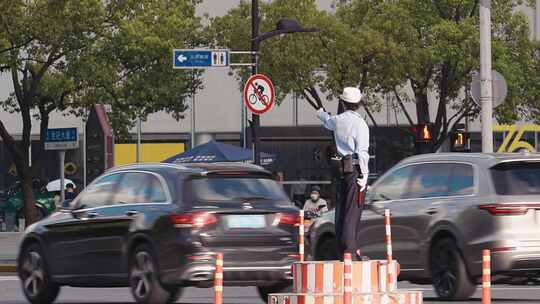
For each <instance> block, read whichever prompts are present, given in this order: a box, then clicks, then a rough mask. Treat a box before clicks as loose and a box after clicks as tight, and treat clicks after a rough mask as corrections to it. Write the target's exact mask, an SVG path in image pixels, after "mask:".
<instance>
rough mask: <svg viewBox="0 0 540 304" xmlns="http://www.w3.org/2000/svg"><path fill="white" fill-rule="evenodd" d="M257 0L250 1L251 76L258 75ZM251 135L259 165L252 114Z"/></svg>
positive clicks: (255, 121)
mask: <svg viewBox="0 0 540 304" xmlns="http://www.w3.org/2000/svg"><path fill="white" fill-rule="evenodd" d="M259 21H260V20H259V0H251V52H252V55H251V63H252V66H251V75H255V74H257V73H258V52H259V44H260V42H259V41H258V40H256V39H255V38H257V37H258V36H259ZM251 117H252V118H251V120H252V121H251V135H252V141H253V153H254V161H255V164H256V165H260V164H261V155H260V153H259V150H260V138H259V134H258V133H259V126H260V124H261V122H260V117H259V115H257V114H255V113H253V114H252V116H251Z"/></svg>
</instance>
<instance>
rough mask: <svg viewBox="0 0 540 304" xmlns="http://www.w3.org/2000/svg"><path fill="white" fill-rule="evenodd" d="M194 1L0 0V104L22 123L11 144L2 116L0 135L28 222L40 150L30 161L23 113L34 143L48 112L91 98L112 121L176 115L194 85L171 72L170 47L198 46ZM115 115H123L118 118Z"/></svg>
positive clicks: (75, 108)
mask: <svg viewBox="0 0 540 304" xmlns="http://www.w3.org/2000/svg"><path fill="white" fill-rule="evenodd" d="M197 3H198V1H189V0H170V1H152V0H142V1H123V0H113V1H101V0H81V1H67V0H64V1H47V0H33V1H26V0H24V1H23V0H5V1H1V2H0V11H1V13H0V68H1V70H2V72H5V73H9V75H10V76H11V79H12V84H13V87H14V92H13V93H12V94H11V95H10V97H9V98H7V99H6V100H4V101H0V106H2V107H3V108H4V109H5V110H6V111H10V112H17V113H19V114H20V116H21V121H22V125H23V128H22V140H21V141H19V142H16V141H15V139H14V138H13V136H12V135H11V134H9V132H8V131H7V129H6V128H5V125H4V124H3V122H2V121H0V137H1V138H2V140H3V141H4V145H5V147H6V149H7V150H8V152H9V153H10V155H11V157H12V159H13V160H14V163H15V166H16V168H17V173H18V176H19V178H20V180H21V181H22V185H23V187H22V188H23V198H24V201H25V217H26V221H27V222H28V223H32V222H34V221H35V220H36V218H37V213H36V209H35V205H34V203H33V202H34V197H33V192H32V178H33V176H34V173H35V171H36V169H37V168H39V162H40V156H41V155H43V153H36V154H35V155H37V157H35V159H33V160H32V165H30V163H29V161H28V160H29V148H30V135H31V129H32V120H31V117H32V115H33V114H34V115H35V116H36V117H37V118H38V119H39V121H40V131H41V132H40V134H41V145H40V148H39V149H40V151H42V150H43V139H44V135H45V130H46V129H47V127H48V124H49V114H50V113H51V112H52V111H55V110H60V111H63V110H68V111H71V112H72V113H75V114H78V113H80V109H81V108H84V107H87V106H90V105H93V104H96V103H108V104H111V105H112V108H113V109H114V113H116V114H118V115H117V116H114V115H113V117H115V118H116V119H115V122H117V125H122V126H129V123H127V122H129V121H132V118H133V117H134V116H136V115H140V116H143V118H144V116H145V115H147V114H149V113H152V112H155V111H159V110H166V111H169V112H172V113H175V114H176V115H177V117H180V116H181V113H182V111H184V109H185V105H184V98H185V96H186V95H188V94H190V93H189V92H190V90H191V91H192V90H194V89H195V88H197V87H198V86H199V85H200V80H199V79H198V74H197V73H195V74H194V75H190V74H188V73H185V72H177V73H173V72H172V68H171V65H170V58H171V57H170V56H171V50H172V47H173V46H174V47H176V46H178V47H182V46H183V45H174V43H175V42H176V43H186V44H187V45H189V44H191V43H192V44H195V43H198V41H199V38H197V37H198V35H199V32H198V31H197V29H198V27H199V19H198V18H196V17H195V5H196V4H197ZM120 113H121V114H122V115H120Z"/></svg>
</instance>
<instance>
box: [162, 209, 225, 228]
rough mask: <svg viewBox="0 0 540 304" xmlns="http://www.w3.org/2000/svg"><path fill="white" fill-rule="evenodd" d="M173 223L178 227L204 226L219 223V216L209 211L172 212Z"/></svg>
mask: <svg viewBox="0 0 540 304" xmlns="http://www.w3.org/2000/svg"><path fill="white" fill-rule="evenodd" d="M170 220H171V223H172V224H173V225H174V227H177V228H202V227H204V226H208V225H211V224H215V223H217V217H216V216H215V215H213V214H211V213H208V212H194V213H184V214H176V213H175V214H171V215H170Z"/></svg>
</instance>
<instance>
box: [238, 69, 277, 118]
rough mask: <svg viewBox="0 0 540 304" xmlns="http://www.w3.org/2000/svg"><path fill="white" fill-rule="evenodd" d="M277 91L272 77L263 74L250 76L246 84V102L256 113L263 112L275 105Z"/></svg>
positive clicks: (250, 109)
mask: <svg viewBox="0 0 540 304" xmlns="http://www.w3.org/2000/svg"><path fill="white" fill-rule="evenodd" d="M275 99H276V93H275V91H274V85H273V84H272V81H271V80H270V78H268V77H266V76H265V75H263V74H256V75H253V76H251V77H249V79H248V81H247V82H246V85H245V86H244V104H245V105H246V107H247V108H248V109H249V111H251V112H252V113H255V114H263V113H265V112H267V111H268V110H270V109H271V108H272V106H273V105H274V101H275Z"/></svg>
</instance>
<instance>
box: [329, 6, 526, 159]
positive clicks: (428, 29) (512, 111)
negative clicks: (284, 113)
mask: <svg viewBox="0 0 540 304" xmlns="http://www.w3.org/2000/svg"><path fill="white" fill-rule="evenodd" d="M520 2H522V1H511V0H499V1H493V12H492V15H493V66H494V69H497V70H498V71H500V72H501V73H502V74H503V75H504V76H505V77H506V79H507V81H508V84H509V96H508V98H507V102H506V104H505V106H503V107H501V109H498V110H497V115H498V117H499V119H501V120H508V119H517V118H518V117H519V115H518V113H517V111H516V109H517V108H518V107H516V105H517V104H519V103H520V102H521V100H522V98H523V95H527V94H528V90H527V88H526V86H525V80H526V79H527V75H526V74H525V72H526V71H527V67H528V66H529V65H530V64H532V61H531V58H532V57H531V56H530V53H531V50H532V49H533V48H534V44H533V43H532V42H531V40H530V39H529V36H530V27H529V24H528V21H527V18H526V16H524V15H523V14H521V13H516V12H515V8H516V5H518V4H520ZM362 9H363V10H366V9H367V10H368V11H369V10H371V11H374V12H375V14H374V15H373V17H374V18H370V21H369V23H370V25H371V27H372V28H373V29H374V30H376V31H377V32H378V33H380V34H382V35H383V37H385V40H386V42H385V43H387V44H391V45H393V46H395V48H393V51H395V52H393V53H392V56H389V57H387V58H380V59H381V60H380V62H379V63H380V64H381V67H382V68H381V69H379V70H378V72H379V73H381V74H380V75H379V77H375V79H377V81H379V84H380V85H381V87H380V89H379V90H378V91H379V92H391V93H394V95H395V98H396V99H397V101H398V103H399V104H400V105H401V108H402V110H403V111H404V112H405V114H406V116H407V117H408V118H409V123H411V124H412V123H413V121H412V119H411V118H410V117H411V115H409V113H407V110H406V108H405V106H404V103H406V102H408V101H410V102H414V103H415V106H416V117H417V123H432V124H433V128H432V135H433V138H434V140H433V145H432V146H431V147H428V148H429V149H430V150H431V151H434V150H436V149H437V148H438V147H440V145H441V144H442V143H443V142H444V141H445V140H446V139H447V137H448V135H449V134H450V133H451V132H452V129H453V128H454V126H456V124H457V123H459V122H460V121H462V119H463V118H464V117H467V116H472V117H474V116H475V115H476V114H477V113H478V110H479V109H478V108H477V107H476V106H475V105H474V104H473V103H472V102H471V99H470V97H469V96H468V94H467V93H466V91H467V90H468V86H469V83H470V80H471V72H472V71H474V70H476V69H478V68H479V29H478V24H479V17H478V11H479V7H478V1H473V0H469V1H454V0H445V1H427V0H426V1H423V0H422V1H418V0H400V1H385V2H380V1H369V0H355V1H352V2H351V3H349V4H345V5H342V6H341V7H340V8H339V12H338V15H340V14H342V13H341V12H348V11H355V10H356V11H358V10H362ZM351 16H352V17H351V18H350V22H352V23H354V22H361V21H363V19H362V17H361V16H359V15H355V14H351ZM383 78H385V80H383ZM430 105H431V106H430ZM430 108H432V109H436V110H435V113H430V112H429V111H430Z"/></svg>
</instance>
